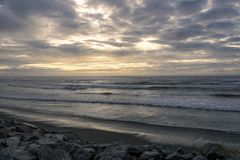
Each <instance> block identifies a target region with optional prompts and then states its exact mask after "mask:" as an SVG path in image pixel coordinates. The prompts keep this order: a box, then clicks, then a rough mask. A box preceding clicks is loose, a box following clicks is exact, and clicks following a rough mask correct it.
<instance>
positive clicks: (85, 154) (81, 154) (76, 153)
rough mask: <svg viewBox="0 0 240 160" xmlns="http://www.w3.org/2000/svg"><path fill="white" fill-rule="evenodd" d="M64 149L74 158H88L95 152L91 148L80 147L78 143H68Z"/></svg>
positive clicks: (78, 159)
mask: <svg viewBox="0 0 240 160" xmlns="http://www.w3.org/2000/svg"><path fill="white" fill-rule="evenodd" d="M65 149H66V150H67V151H68V152H69V153H70V155H71V156H72V158H73V159H74V160H89V159H91V158H92V157H93V156H94V154H95V150H94V149H93V148H82V147H81V146H80V145H78V144H68V145H67V146H66V147H65Z"/></svg>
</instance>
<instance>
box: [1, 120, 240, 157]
mask: <svg viewBox="0 0 240 160" xmlns="http://www.w3.org/2000/svg"><path fill="white" fill-rule="evenodd" d="M6 118H7V120H6ZM3 119H5V120H3ZM41 126H44V127H45V128H41ZM49 129H50V130H49ZM55 129H56V127H53V126H49V125H48V126H46V125H44V124H40V123H38V124H37V123H36V122H35V123H34V122H32V123H28V122H26V121H19V120H16V119H14V120H13V119H10V117H9V116H1V118H0V159H1V160H8V159H16V160H48V159H51V160H60V159H61V160H79V159H81V160H92V159H96V160H112V159H118V160H207V159H208V160H217V159H219V160H220V159H221V160H229V159H231V160H235V159H236V160H237V159H239V158H240V151H237V150H229V149H227V148H226V147H225V146H222V145H219V144H211V143H208V144H205V145H204V146H202V147H201V148H199V149H196V148H192V149H191V150H189V149H187V148H181V147H179V146H175V147H178V148H173V147H171V146H170V147H169V146H166V145H164V144H158V143H155V144H130V143H122V142H110V143H106V142H105V143H96V142H91V141H90V142H89V141H86V139H84V140H83V137H81V135H77V137H75V135H73V134H74V133H73V130H71V132H70V134H69V135H70V136H69V135H67V133H68V132H66V130H65V131H64V132H62V130H60V129H59V128H58V130H57V131H56V130H55ZM81 132H82V133H83V130H81ZM88 132H89V130H88ZM95 132H96V131H95ZM103 134H104V136H108V135H107V134H109V132H108V133H107V132H104V133H103ZM114 134H115V138H116V133H114ZM110 135H111V134H110ZM88 136H89V133H88ZM121 136H123V134H121ZM79 138H82V139H79ZM124 138H126V134H125V137H124ZM102 140H103V139H102ZM115 140H116V139H115ZM125 140H127V139H125Z"/></svg>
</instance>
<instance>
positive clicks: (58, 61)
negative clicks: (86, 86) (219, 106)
mask: <svg viewBox="0 0 240 160" xmlns="http://www.w3.org/2000/svg"><path fill="white" fill-rule="evenodd" d="M192 74H193V75H202V74H207V75H216V74H240V0H0V75H192Z"/></svg>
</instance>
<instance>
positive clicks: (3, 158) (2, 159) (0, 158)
mask: <svg viewBox="0 0 240 160" xmlns="http://www.w3.org/2000/svg"><path fill="white" fill-rule="evenodd" d="M0 160H14V158H13V157H11V156H10V155H6V154H4V153H0Z"/></svg>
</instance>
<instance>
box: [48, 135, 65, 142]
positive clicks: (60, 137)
mask: <svg viewBox="0 0 240 160" xmlns="http://www.w3.org/2000/svg"><path fill="white" fill-rule="evenodd" d="M45 137H47V138H50V139H51V140H52V141H63V135H61V134H45Z"/></svg>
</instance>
